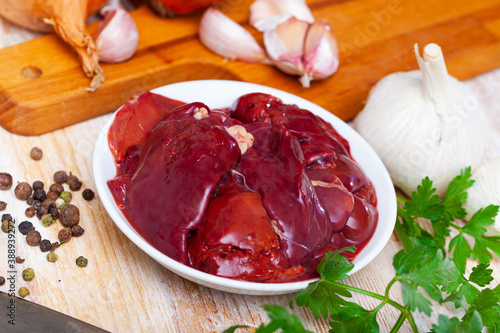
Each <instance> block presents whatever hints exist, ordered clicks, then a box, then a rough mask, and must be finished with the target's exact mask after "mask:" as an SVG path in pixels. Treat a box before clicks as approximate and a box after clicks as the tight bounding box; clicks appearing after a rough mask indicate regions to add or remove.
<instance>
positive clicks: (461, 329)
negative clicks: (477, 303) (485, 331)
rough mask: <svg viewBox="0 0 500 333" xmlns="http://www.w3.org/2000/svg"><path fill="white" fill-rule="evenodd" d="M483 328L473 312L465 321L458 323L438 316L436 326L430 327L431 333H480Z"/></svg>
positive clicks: (477, 315) (477, 316)
mask: <svg viewBox="0 0 500 333" xmlns="http://www.w3.org/2000/svg"><path fill="white" fill-rule="evenodd" d="M482 328H483V323H482V321H481V317H480V316H479V314H478V313H477V312H475V313H474V314H473V315H472V316H471V318H470V319H469V320H467V321H463V320H462V321H460V320H458V319H457V318H447V317H446V316H443V315H440V316H439V318H438V324H437V325H432V330H431V332H433V333H450V332H453V333H480V332H481V330H482Z"/></svg>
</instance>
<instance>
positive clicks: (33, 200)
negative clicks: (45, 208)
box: [26, 197, 35, 206]
mask: <svg viewBox="0 0 500 333" xmlns="http://www.w3.org/2000/svg"><path fill="white" fill-rule="evenodd" d="M33 202H35V199H33V197H29V198H28V200H26V203H27V204H28V206H33Z"/></svg>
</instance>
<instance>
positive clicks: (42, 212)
mask: <svg viewBox="0 0 500 333" xmlns="http://www.w3.org/2000/svg"><path fill="white" fill-rule="evenodd" d="M48 212H49V211H48V209H47V208H43V207H40V209H38V210H37V211H36V217H38V219H39V220H41V219H42V216H44V215H45V214H47V213H48Z"/></svg>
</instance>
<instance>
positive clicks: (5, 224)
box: [2, 220, 14, 234]
mask: <svg viewBox="0 0 500 333" xmlns="http://www.w3.org/2000/svg"><path fill="white" fill-rule="evenodd" d="M12 230H14V222H13V221H9V220H3V221H2V231H3V232H5V233H6V234H7V233H9V232H11V231H12Z"/></svg>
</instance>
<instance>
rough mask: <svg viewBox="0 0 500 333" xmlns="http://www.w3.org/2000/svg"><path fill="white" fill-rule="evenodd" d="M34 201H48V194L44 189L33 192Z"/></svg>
mask: <svg viewBox="0 0 500 333" xmlns="http://www.w3.org/2000/svg"><path fill="white" fill-rule="evenodd" d="M33 199H35V200H38V201H44V200H45V199H47V192H45V190H44V189H41V190H36V191H35V192H33Z"/></svg>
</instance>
